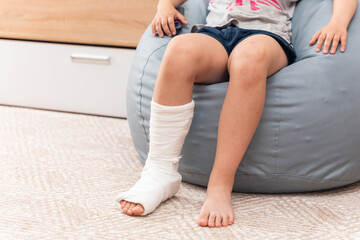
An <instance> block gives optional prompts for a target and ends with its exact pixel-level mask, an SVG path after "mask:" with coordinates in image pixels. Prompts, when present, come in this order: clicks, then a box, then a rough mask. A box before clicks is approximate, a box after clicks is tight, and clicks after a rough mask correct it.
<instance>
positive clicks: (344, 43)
mask: <svg viewBox="0 0 360 240" xmlns="http://www.w3.org/2000/svg"><path fill="white" fill-rule="evenodd" d="M345 48H346V35H342V36H341V47H340V52H345Z"/></svg>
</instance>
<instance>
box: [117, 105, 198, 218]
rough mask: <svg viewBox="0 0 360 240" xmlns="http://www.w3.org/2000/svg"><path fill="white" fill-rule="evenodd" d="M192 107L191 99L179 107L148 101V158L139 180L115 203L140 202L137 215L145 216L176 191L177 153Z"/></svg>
mask: <svg viewBox="0 0 360 240" xmlns="http://www.w3.org/2000/svg"><path fill="white" fill-rule="evenodd" d="M194 106H195V103H194V101H193V100H192V101H191V102H190V103H187V104H185V105H181V106H164V105H160V104H158V103H156V102H154V101H151V113H150V148H149V154H148V158H147V160H146V162H145V166H144V168H143V170H142V172H141V178H140V180H138V181H137V182H136V184H135V185H134V186H133V187H132V188H131V189H130V190H128V191H126V192H122V193H120V194H119V195H118V196H117V197H116V201H117V202H119V203H120V202H122V203H123V202H124V201H126V202H127V203H138V204H141V205H142V207H143V208H144V212H143V213H141V214H140V215H147V214H149V213H151V212H153V211H154V210H155V209H156V208H157V207H158V206H159V205H160V203H161V202H164V201H166V200H167V199H169V198H171V197H173V196H174V195H175V194H176V193H177V192H178V191H179V189H180V184H181V175H180V174H179V173H178V166H179V160H180V158H181V156H180V153H181V149H182V146H183V144H184V140H185V137H186V135H187V133H188V131H189V128H190V125H191V122H192V118H193V113H194ZM127 205H128V204H127ZM131 206H132V207H134V204H132V205H131ZM123 209H124V208H123ZM127 213H128V212H127ZM135 214H136V213H135Z"/></svg>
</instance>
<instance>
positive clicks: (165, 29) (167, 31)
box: [161, 18, 171, 37]
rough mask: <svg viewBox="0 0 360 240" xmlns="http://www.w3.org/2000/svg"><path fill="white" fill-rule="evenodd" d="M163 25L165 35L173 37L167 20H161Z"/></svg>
mask: <svg viewBox="0 0 360 240" xmlns="http://www.w3.org/2000/svg"><path fill="white" fill-rule="evenodd" d="M161 25H162V28H163V30H164V32H165V34H166V35H168V36H169V37H171V32H170V29H169V25H168V21H167V19H166V18H162V19H161Z"/></svg>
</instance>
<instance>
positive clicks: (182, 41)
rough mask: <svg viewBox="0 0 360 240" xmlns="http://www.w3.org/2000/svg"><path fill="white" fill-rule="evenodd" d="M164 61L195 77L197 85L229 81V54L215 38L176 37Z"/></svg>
mask: <svg viewBox="0 0 360 240" xmlns="http://www.w3.org/2000/svg"><path fill="white" fill-rule="evenodd" d="M163 61H165V62H168V63H170V65H172V66H174V65H176V67H175V68H173V69H174V70H175V69H176V70H177V71H178V70H179V68H181V69H183V72H185V73H188V74H191V75H193V76H194V77H195V83H203V84H211V83H216V82H222V81H227V80H228V72H227V61H228V54H227V52H226V50H225V48H224V47H223V45H222V44H221V43H220V42H219V41H218V40H216V39H215V38H213V37H210V36H208V35H205V34H201V33H187V34H181V35H178V36H176V37H174V38H173V39H172V40H171V41H170V43H169V44H168V46H167V48H166V51H165V54H164V58H163Z"/></svg>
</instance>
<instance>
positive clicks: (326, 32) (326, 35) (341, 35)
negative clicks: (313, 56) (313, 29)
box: [309, 22, 347, 54]
mask: <svg viewBox="0 0 360 240" xmlns="http://www.w3.org/2000/svg"><path fill="white" fill-rule="evenodd" d="M346 38H347V30H346V27H343V26H342V25H340V24H337V23H335V22H330V23H329V24H328V25H327V26H326V27H324V28H322V29H321V30H319V31H318V32H317V33H315V34H314V36H312V37H311V41H310V42H309V45H310V46H312V45H314V43H315V42H316V41H317V44H316V51H317V52H320V50H321V47H322V45H323V43H324V41H325V44H324V49H323V53H324V54H327V53H328V51H329V47H330V44H331V42H332V46H331V50H330V53H331V54H335V52H336V49H337V46H338V44H339V41H340V42H341V46H340V52H344V51H345V48H346Z"/></svg>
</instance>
